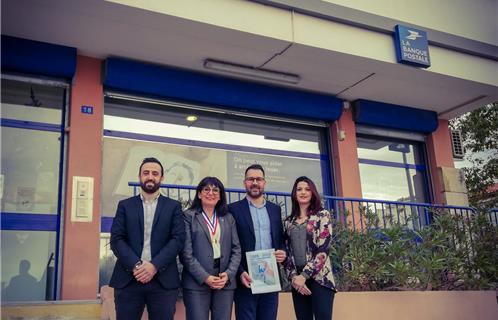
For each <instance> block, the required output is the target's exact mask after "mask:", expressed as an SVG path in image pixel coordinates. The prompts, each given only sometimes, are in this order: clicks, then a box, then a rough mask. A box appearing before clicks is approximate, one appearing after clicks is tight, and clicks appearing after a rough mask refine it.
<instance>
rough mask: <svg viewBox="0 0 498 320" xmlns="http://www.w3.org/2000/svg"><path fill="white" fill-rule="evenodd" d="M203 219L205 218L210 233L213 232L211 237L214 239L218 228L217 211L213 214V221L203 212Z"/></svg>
mask: <svg viewBox="0 0 498 320" xmlns="http://www.w3.org/2000/svg"><path fill="white" fill-rule="evenodd" d="M202 217H203V218H204V221H205V222H206V224H207V226H208V229H209V231H210V232H211V235H212V236H213V237H214V235H215V233H216V228H218V219H217V218H216V211H215V212H214V214H213V220H212V221H211V219H209V217H208V215H207V214H206V213H205V212H204V211H202Z"/></svg>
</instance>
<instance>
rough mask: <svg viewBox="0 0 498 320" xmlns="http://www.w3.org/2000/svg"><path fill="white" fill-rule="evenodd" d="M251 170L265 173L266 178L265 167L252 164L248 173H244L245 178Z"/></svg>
mask: <svg viewBox="0 0 498 320" xmlns="http://www.w3.org/2000/svg"><path fill="white" fill-rule="evenodd" d="M249 170H261V172H263V177H264V176H265V170H264V169H263V167H262V166H261V165H260V164H257V163H255V164H251V165H250V166H249V167H247V169H246V172H245V173H244V176H247V171H249Z"/></svg>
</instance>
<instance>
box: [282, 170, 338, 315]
mask: <svg viewBox="0 0 498 320" xmlns="http://www.w3.org/2000/svg"><path fill="white" fill-rule="evenodd" d="M291 200H292V212H291V215H290V216H289V217H288V218H287V219H286V220H285V222H284V229H285V238H286V241H285V242H286V248H287V257H288V259H287V260H286V261H285V264H284V266H285V269H286V271H287V274H288V276H289V281H292V301H293V302H294V312H295V314H296V318H297V319H298V320H308V319H310V320H312V319H315V320H330V319H332V306H333V302H334V295H335V285H334V275H333V274H332V266H331V261H330V258H329V249H330V244H331V240H332V216H331V214H330V212H329V211H327V210H325V209H323V207H322V204H321V200H320V195H319V194H318V191H317V189H316V186H315V184H314V183H313V181H312V180H311V179H309V178H308V177H304V176H303V177H299V178H297V179H296V182H295V183H294V187H293V188H292V193H291Z"/></svg>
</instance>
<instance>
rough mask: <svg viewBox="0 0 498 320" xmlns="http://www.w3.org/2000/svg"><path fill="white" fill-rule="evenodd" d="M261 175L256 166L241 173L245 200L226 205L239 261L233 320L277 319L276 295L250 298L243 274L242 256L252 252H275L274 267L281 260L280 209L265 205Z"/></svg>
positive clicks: (282, 245) (269, 203)
mask: <svg viewBox="0 0 498 320" xmlns="http://www.w3.org/2000/svg"><path fill="white" fill-rule="evenodd" d="M265 184H266V181H265V171H264V169H263V167H262V166H261V165H259V164H253V165H251V166H249V167H248V168H247V169H246V171H245V179H244V186H245V188H246V193H247V194H246V197H245V198H244V199H242V200H240V201H238V202H234V203H232V204H230V205H229V207H228V211H229V212H230V213H232V215H233V217H234V218H235V221H236V225H237V232H238V235H239V241H240V246H241V249H242V261H241V264H240V267H239V271H238V276H237V289H236V290H235V297H234V301H235V315H236V317H237V320H256V319H257V320H272V319H276V318H277V310H278V292H271V293H263V294H252V292H251V289H250V288H251V282H252V279H251V277H250V276H249V274H248V272H247V270H248V269H247V260H246V255H245V253H246V252H248V251H254V250H264V249H271V248H274V249H275V257H276V260H277V262H278V263H281V262H283V261H284V260H285V258H286V254H285V250H284V242H283V227H282V218H281V209H280V206H278V205H276V204H274V203H272V202H269V201H266V200H265V198H264V196H263V193H264V190H265Z"/></svg>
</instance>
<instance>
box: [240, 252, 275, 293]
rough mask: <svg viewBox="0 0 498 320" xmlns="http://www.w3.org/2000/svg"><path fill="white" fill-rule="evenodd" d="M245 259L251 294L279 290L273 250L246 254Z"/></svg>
mask: <svg viewBox="0 0 498 320" xmlns="http://www.w3.org/2000/svg"><path fill="white" fill-rule="evenodd" d="M246 257H247V267H248V269H249V275H250V276H251V279H252V283H251V291H252V293H253V294H257V293H267V292H278V291H280V290H281V288H280V278H279V275H278V267H277V260H276V258H275V249H268V250H258V251H250V252H246Z"/></svg>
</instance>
